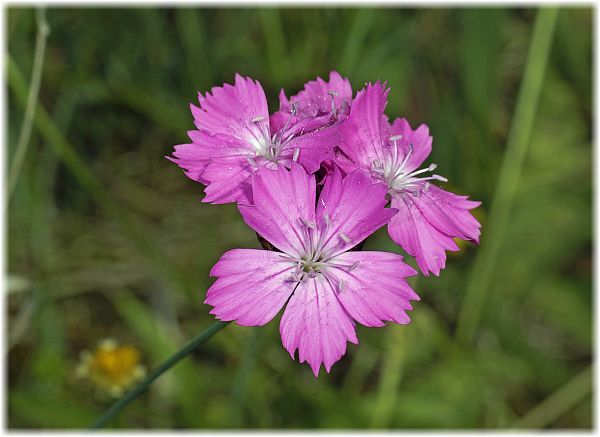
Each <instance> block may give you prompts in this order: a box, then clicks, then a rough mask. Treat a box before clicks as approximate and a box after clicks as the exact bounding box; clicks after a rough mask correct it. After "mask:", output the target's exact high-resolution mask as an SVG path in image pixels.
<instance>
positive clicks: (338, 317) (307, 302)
mask: <svg viewBox="0 0 600 437" xmlns="http://www.w3.org/2000/svg"><path fill="white" fill-rule="evenodd" d="M279 332H280V333H281V340H282V342H283V346H284V347H285V348H286V349H287V351H288V352H289V353H290V355H291V356H292V358H294V353H295V351H296V349H297V350H298V360H299V361H300V362H301V363H303V362H304V361H306V362H308V364H309V365H310V367H311V368H312V371H313V373H314V374H315V376H318V375H319V370H320V367H321V363H323V364H324V365H325V370H326V371H327V372H329V370H330V369H331V366H332V365H333V363H335V362H336V361H337V360H339V359H340V358H341V357H342V355H344V354H345V353H346V342H347V341H350V342H352V343H355V344H356V343H358V339H357V338H356V333H355V331H354V322H353V321H352V319H351V318H350V316H348V314H347V313H346V311H345V310H344V308H343V307H342V305H341V304H340V302H339V301H338V299H337V297H336V296H335V292H334V291H333V289H332V288H331V285H330V284H329V282H328V281H327V279H326V278H325V277H324V276H323V275H318V276H317V277H315V278H307V279H305V280H304V281H302V282H301V283H300V284H299V286H298V288H297V289H296V291H295V292H294V294H293V295H292V297H291V298H290V301H289V303H288V304H287V306H286V308H285V311H284V312H283V316H282V317H281V324H280V327H279Z"/></svg>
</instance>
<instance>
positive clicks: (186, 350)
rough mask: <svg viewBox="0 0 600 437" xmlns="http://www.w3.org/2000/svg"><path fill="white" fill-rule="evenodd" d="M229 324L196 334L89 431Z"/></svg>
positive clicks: (102, 424) (109, 418)
mask: <svg viewBox="0 0 600 437" xmlns="http://www.w3.org/2000/svg"><path fill="white" fill-rule="evenodd" d="M228 324H229V322H216V323H215V324H213V325H212V326H211V327H209V328H208V329H206V330H205V331H203V332H201V333H200V334H198V335H197V336H196V337H194V338H192V339H191V340H190V341H188V342H187V343H186V344H185V345H184V346H183V347H182V348H181V349H179V350H178V351H177V352H175V353H174V354H173V355H172V356H171V357H170V358H169V359H167V360H166V361H165V362H164V363H162V364H161V365H160V366H158V367H157V368H156V369H155V370H154V371H152V372H151V373H150V374H149V375H148V376H147V377H146V379H144V380H143V381H142V382H140V383H139V384H138V385H137V386H135V387H134V388H133V389H131V390H130V391H128V392H127V393H125V394H124V395H123V396H122V397H121V398H120V399H119V400H118V401H116V402H115V403H114V404H112V405H111V406H110V407H109V408H108V410H106V411H105V412H104V413H103V414H102V416H100V417H99V418H98V419H97V420H96V421H95V422H94V423H93V424H92V426H91V427H90V429H98V428H102V427H104V426H105V425H106V424H107V423H108V422H109V421H110V420H111V419H112V418H113V417H115V416H116V415H117V414H118V413H119V412H120V411H121V410H122V409H123V408H125V407H126V406H127V405H128V404H130V403H131V402H133V401H134V400H136V399H137V398H138V397H140V396H141V395H142V394H143V393H144V392H145V391H146V390H147V389H148V387H150V384H152V383H153V382H154V381H155V380H156V379H158V378H159V377H160V375H162V374H163V373H165V372H166V371H167V370H169V369H170V368H171V367H173V366H174V365H175V364H177V363H178V362H179V361H181V360H182V359H184V358H185V357H187V356H188V355H189V354H191V353H192V352H193V351H194V350H195V349H196V348H197V347H198V346H201V345H202V344H204V343H205V342H206V341H208V340H209V339H210V338H211V337H212V336H213V335H215V334H216V333H217V332H219V331H220V330H221V329H223V328H224V327H225V326H227V325H228Z"/></svg>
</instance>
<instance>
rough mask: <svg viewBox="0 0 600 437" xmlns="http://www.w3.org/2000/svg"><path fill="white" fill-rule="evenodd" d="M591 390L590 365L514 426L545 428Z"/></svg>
mask: <svg viewBox="0 0 600 437" xmlns="http://www.w3.org/2000/svg"><path fill="white" fill-rule="evenodd" d="M591 392H592V367H591V366H589V367H587V368H586V369H585V370H583V371H582V372H581V373H580V374H578V375H577V376H576V377H575V378H573V379H572V380H570V381H569V382H568V383H566V384H565V385H563V386H562V387H561V388H559V389H558V390H556V391H555V392H554V393H552V394H551V395H550V396H549V397H547V398H546V399H544V400H543V401H542V403H540V404H539V405H537V406H536V407H535V408H533V409H532V410H531V411H529V412H528V413H527V414H525V416H523V417H522V418H521V419H519V420H518V421H517V422H516V423H515V424H514V425H513V426H512V427H513V428H519V429H523V428H545V427H546V426H548V425H550V424H552V422H554V421H555V420H556V419H557V418H559V417H560V416H562V415H563V414H565V413H566V412H567V411H569V410H570V409H571V408H573V407H574V406H575V405H577V404H578V403H579V402H580V401H581V400H582V399H583V398H585V397H586V396H587V395H589V394H590V393H591Z"/></svg>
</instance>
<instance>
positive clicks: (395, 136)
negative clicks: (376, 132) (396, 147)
mask: <svg viewBox="0 0 600 437" xmlns="http://www.w3.org/2000/svg"><path fill="white" fill-rule="evenodd" d="M402 138H404V137H403V136H402V135H394V136H391V137H390V141H398V140H401V139H402Z"/></svg>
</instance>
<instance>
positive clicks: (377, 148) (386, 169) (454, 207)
mask: <svg viewBox="0 0 600 437" xmlns="http://www.w3.org/2000/svg"><path fill="white" fill-rule="evenodd" d="M388 92H389V89H387V90H386V89H385V87H384V86H383V85H382V84H380V83H379V82H377V83H376V84H375V85H371V84H368V85H367V87H366V88H365V89H363V90H362V91H360V92H359V93H358V94H357V96H356V98H355V99H354V101H353V102H352V108H351V110H350V115H349V116H348V118H347V119H346V121H345V122H344V123H343V124H342V126H341V128H340V130H341V132H342V138H343V141H342V145H341V150H342V152H343V154H342V156H339V157H338V159H337V162H338V164H339V165H340V166H341V167H342V168H343V169H344V170H345V171H352V170H353V169H355V168H360V169H362V170H363V171H365V172H368V173H369V174H370V175H371V177H372V178H373V180H375V181H377V182H379V183H380V184H381V185H382V186H385V187H386V188H387V192H388V195H389V196H390V199H391V206H392V207H393V208H397V209H398V211H399V212H398V214H396V215H395V216H394V217H393V218H392V219H391V221H390V223H389V224H388V233H389V235H390V237H391V238H392V240H394V241H395V242H396V243H397V244H399V245H400V246H402V248H403V249H404V250H405V251H406V252H408V253H409V254H410V255H411V256H414V257H415V258H416V260H417V263H418V265H419V268H420V269H421V271H422V272H423V273H424V274H425V275H426V276H427V275H428V274H429V272H432V273H433V274H434V275H439V272H440V269H443V268H444V267H445V264H446V252H445V251H447V250H450V251H457V250H459V248H458V246H457V245H456V243H455V242H454V240H453V238H454V237H457V238H460V239H462V240H472V241H474V242H476V243H478V242H479V234H480V231H479V228H480V226H481V225H480V224H479V222H478V221H477V220H475V218H474V217H473V216H472V215H471V213H470V212H469V210H471V209H473V208H476V207H477V206H479V205H480V204H481V202H474V201H471V200H467V199H468V196H457V195H456V194H453V193H449V192H447V191H444V190H442V189H441V188H438V187H437V186H435V185H433V184H432V183H431V182H432V181H442V182H446V181H447V180H446V178H444V177H442V176H439V175H437V174H433V173H432V172H433V171H434V170H435V169H436V165H435V164H431V165H429V166H428V167H425V168H421V169H419V167H420V166H421V165H422V164H423V161H424V160H425V159H426V158H427V156H429V153H430V152H431V142H432V138H431V136H430V135H429V128H428V127H427V126H426V125H424V124H422V125H421V126H419V128H417V129H416V130H413V129H412V128H411V127H410V125H409V124H408V122H407V121H406V120H405V119H403V118H402V119H396V120H395V121H394V122H393V124H391V125H390V124H389V123H388V121H387V117H386V116H385V115H384V110H385V105H386V103H387V94H388Z"/></svg>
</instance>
